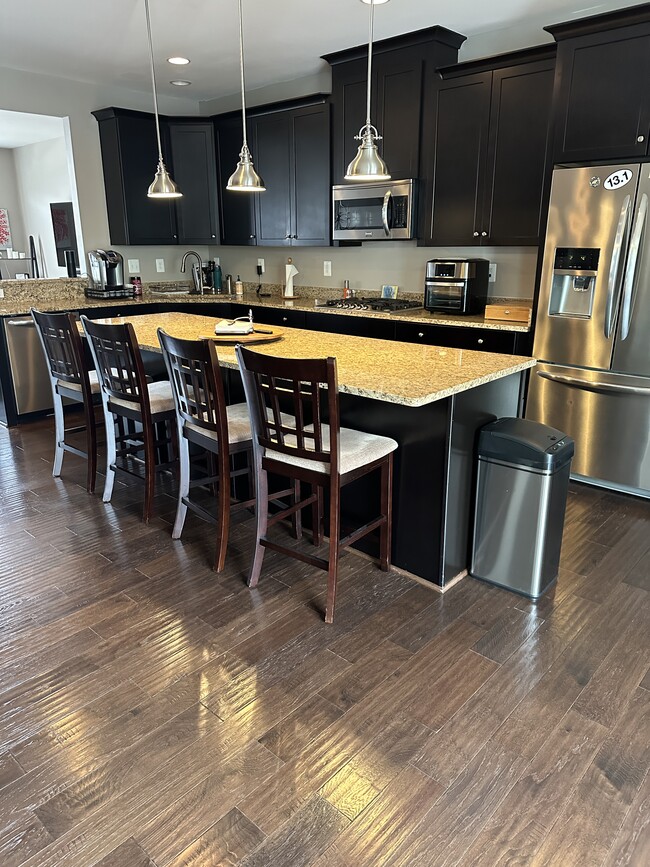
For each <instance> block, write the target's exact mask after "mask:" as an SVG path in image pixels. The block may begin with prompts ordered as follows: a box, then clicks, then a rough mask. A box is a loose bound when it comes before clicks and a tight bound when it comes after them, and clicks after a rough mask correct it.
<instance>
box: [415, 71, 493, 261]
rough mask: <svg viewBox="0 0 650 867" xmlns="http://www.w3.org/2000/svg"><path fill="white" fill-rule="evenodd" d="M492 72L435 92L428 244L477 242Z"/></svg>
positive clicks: (444, 84) (426, 230) (465, 78)
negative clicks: (433, 150) (433, 151)
mask: <svg viewBox="0 0 650 867" xmlns="http://www.w3.org/2000/svg"><path fill="white" fill-rule="evenodd" d="M491 82H492V73H491V72H486V73H479V74H476V75H466V76H463V77H462V78H456V79H451V80H449V81H443V82H441V83H440V85H439V87H438V89H437V91H436V95H435V102H436V105H435V108H434V115H435V131H434V140H435V155H434V157H433V159H434V167H433V185H432V188H429V189H428V190H427V191H426V197H425V205H424V207H425V220H424V236H425V240H426V241H427V242H428V243H429V244H434V245H441V246H444V245H446V244H477V243H480V237H481V232H482V231H484V232H486V234H487V227H484V226H483V225H482V223H481V220H482V213H483V193H484V190H483V179H484V178H485V174H486V172H485V168H486V156H487V145H488V128H489V121H490V88H491Z"/></svg>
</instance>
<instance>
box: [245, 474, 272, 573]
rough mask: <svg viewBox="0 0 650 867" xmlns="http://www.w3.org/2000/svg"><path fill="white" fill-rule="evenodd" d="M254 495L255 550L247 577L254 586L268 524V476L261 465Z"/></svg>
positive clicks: (259, 569) (262, 557)
mask: <svg viewBox="0 0 650 867" xmlns="http://www.w3.org/2000/svg"><path fill="white" fill-rule="evenodd" d="M256 475H257V484H256V496H255V550H254V552H253V562H252V563H251V571H250V574H249V577H248V586H249V587H256V586H257V582H258V581H259V578H260V572H261V571H262V560H263V559H264V546H263V545H261V544H260V539H262V538H263V537H264V536H266V530H267V528H268V524H269V514H268V508H269V502H268V500H269V477H268V473H267V472H266V470H263V469H262V468H261V466H260V467H259V468H258V472H257V474H256Z"/></svg>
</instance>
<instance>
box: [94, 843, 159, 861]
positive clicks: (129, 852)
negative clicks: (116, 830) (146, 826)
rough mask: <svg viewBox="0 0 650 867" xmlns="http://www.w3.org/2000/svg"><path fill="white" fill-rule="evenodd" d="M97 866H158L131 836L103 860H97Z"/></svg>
mask: <svg viewBox="0 0 650 867" xmlns="http://www.w3.org/2000/svg"><path fill="white" fill-rule="evenodd" d="M95 867H157V865H156V864H154V862H153V861H152V860H151V858H150V857H149V855H148V854H147V853H146V852H145V851H144V849H143V848H142V847H141V846H139V845H138V843H136V841H135V840H134V839H133V837H131V838H130V839H128V840H127V841H126V842H125V843H122V845H121V846H118V847H117V849H114V850H113V852H110V853H109V854H108V855H106V856H105V857H104V858H102V860H101V861H97V862H96V865H95Z"/></svg>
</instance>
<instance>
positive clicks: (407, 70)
mask: <svg viewBox="0 0 650 867" xmlns="http://www.w3.org/2000/svg"><path fill="white" fill-rule="evenodd" d="M395 53H396V52H390V53H389V54H387V55H383V56H380V57H379V58H378V63H377V85H376V86H377V108H376V111H375V116H376V120H375V123H376V125H377V128H378V130H379V134H380V135H381V136H382V141H381V142H380V143H379V150H380V152H381V154H382V156H383V158H384V160H385V161H386V165H387V166H388V169H389V171H390V173H391V177H392V178H393V179H394V180H403V179H406V178H417V177H418V174H419V169H420V133H421V130H420V121H421V117H422V78H423V73H424V60H423V59H422V58H421V57H419V56H418V53H417V52H414V53H411V54H410V55H409V56H407V57H404V56H400V57H393V54H395ZM400 54H401V55H403V52H400ZM357 144H358V143H357Z"/></svg>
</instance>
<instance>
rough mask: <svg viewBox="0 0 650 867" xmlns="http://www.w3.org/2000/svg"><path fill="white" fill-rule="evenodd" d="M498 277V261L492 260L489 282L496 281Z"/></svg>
mask: <svg viewBox="0 0 650 867" xmlns="http://www.w3.org/2000/svg"><path fill="white" fill-rule="evenodd" d="M496 279H497V263H496V262H490V268H489V271H488V282H489V283H496Z"/></svg>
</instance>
